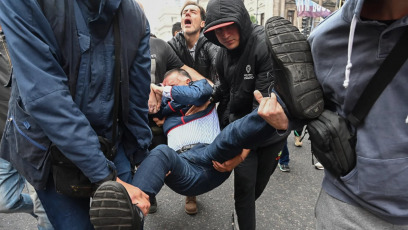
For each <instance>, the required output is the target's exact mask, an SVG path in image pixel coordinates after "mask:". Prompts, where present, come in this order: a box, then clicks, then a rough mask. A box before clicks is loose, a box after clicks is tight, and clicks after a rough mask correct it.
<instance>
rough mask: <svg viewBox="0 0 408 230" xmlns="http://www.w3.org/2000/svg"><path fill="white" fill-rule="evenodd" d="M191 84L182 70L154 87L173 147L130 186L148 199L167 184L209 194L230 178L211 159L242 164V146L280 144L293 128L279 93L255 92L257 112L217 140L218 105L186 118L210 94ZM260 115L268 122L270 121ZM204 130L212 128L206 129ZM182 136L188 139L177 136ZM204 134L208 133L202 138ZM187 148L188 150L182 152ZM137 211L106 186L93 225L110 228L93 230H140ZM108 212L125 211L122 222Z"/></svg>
mask: <svg viewBox="0 0 408 230" xmlns="http://www.w3.org/2000/svg"><path fill="white" fill-rule="evenodd" d="M175 73H177V74H175ZM190 81H191V80H190V79H188V77H186V75H183V74H182V71H174V72H173V73H170V74H169V76H168V77H167V78H166V79H165V80H164V85H165V87H159V88H158V87H153V88H154V91H155V92H159V93H162V94H163V97H164V98H165V99H164V101H165V102H166V103H167V104H166V106H165V107H163V109H162V110H161V111H162V113H163V114H165V115H167V119H166V121H165V123H164V130H165V132H166V133H168V138H169V145H170V146H172V147H173V148H174V149H172V148H171V147H169V146H166V145H160V146H158V147H156V148H155V149H153V150H152V151H151V153H150V155H149V156H148V157H147V158H146V159H145V160H144V161H143V162H142V164H141V165H140V166H139V167H138V170H137V171H136V173H135V176H134V177H133V181H132V185H134V186H136V187H138V188H140V189H141V190H142V191H144V192H146V193H147V194H148V195H154V196H155V195H156V194H157V193H158V192H159V191H160V189H161V188H162V186H163V185H164V183H166V185H167V186H169V187H170V188H171V189H172V190H174V191H175V192H177V193H179V194H182V195H187V196H196V195H200V194H203V193H206V192H208V191H211V190H212V189H214V188H216V187H217V186H219V185H220V184H222V183H223V182H224V181H225V180H226V179H227V178H228V177H229V175H230V172H219V171H217V170H215V168H214V167H213V161H217V162H221V163H223V162H225V161H227V160H230V159H234V161H235V162H237V164H238V163H240V162H241V161H242V160H243V158H245V157H246V155H247V154H248V152H249V151H242V150H243V149H244V148H245V149H249V148H253V147H256V146H258V145H260V144H262V143H264V142H265V141H267V140H273V141H276V142H279V141H281V140H282V139H284V138H285V137H286V135H280V134H278V132H280V131H278V130H287V128H288V125H289V124H288V123H289V122H288V119H287V117H286V114H285V112H284V109H283V108H282V106H281V103H280V102H279V103H278V99H277V97H276V96H275V94H271V97H270V98H262V95H261V94H260V93H259V92H258V91H256V92H255V97H256V99H257V100H258V101H259V102H260V107H259V109H258V111H257V110H255V111H254V112H252V113H250V114H248V115H247V116H245V117H243V118H242V119H240V120H237V121H235V122H233V123H231V124H230V125H228V126H227V127H226V128H225V129H224V130H223V131H222V132H221V133H220V134H219V135H218V136H217V137H215V135H216V133H214V131H213V130H214V128H213V127H214V126H217V127H218V118H217V117H216V113H215V109H214V104H211V105H210V106H208V108H207V109H206V110H203V111H201V112H199V113H196V114H194V115H190V116H184V115H183V114H185V112H186V111H187V110H188V109H189V107H190V106H191V105H201V104H204V103H205V102H206V101H207V100H208V99H209V97H210V95H211V92H212V88H211V86H210V85H209V84H208V82H207V81H206V80H200V81H196V82H190ZM169 98H171V99H169ZM258 113H259V114H260V115H262V116H263V117H265V119H268V123H267V122H265V121H264V120H263V119H262V117H261V116H260V115H258ZM203 127H209V128H208V129H206V130H205V131H203ZM242 127H246V128H245V129H243V128H242ZM275 127H276V128H275ZM197 129H199V130H200V135H197V137H195V135H193V134H194V133H197ZM218 129H219V128H218ZM207 130H208V133H207ZM179 131H180V132H179ZM182 132H184V133H182ZM180 133H182V134H181V135H183V136H184V138H178V137H177V135H179V134H180ZM205 133H206V134H207V135H204V134H205ZM173 134H174V136H173ZM176 134H177V135H176ZM205 136H207V138H208V139H207V140H203V139H206V138H203V137H205ZM214 137H215V139H214V141H212V139H213V138H214ZM196 138H197V139H196ZM199 138H203V139H199ZM190 139H191V140H190ZM178 140H183V142H182V143H178V142H177V141H178ZM211 141H212V142H211ZM209 143H211V144H209ZM186 144H187V146H186ZM192 144H195V145H194V146H193V145H192ZM183 147H184V148H183ZM185 149H188V150H187V151H184V150H185ZM176 150H179V151H178V152H177V151H176ZM180 152H181V153H180ZM179 153H180V154H179ZM240 153H241V154H240ZM109 193H117V194H118V195H117V196H116V198H115V199H110V198H108V197H106V194H109ZM124 204H127V205H124ZM135 208H136V206H135V205H132V204H131V202H130V198H129V196H128V195H127V192H126V190H124V189H123V187H122V186H121V185H120V184H118V183H111V182H107V183H104V184H103V185H102V186H101V187H100V188H99V189H98V190H97V191H96V193H95V196H94V199H93V202H92V205H91V212H90V214H91V221H92V222H93V220H98V219H105V220H106V223H105V224H106V225H102V226H95V227H97V228H103V227H107V226H108V225H109V226H110V227H112V226H119V224H120V223H121V224H122V225H123V224H124V223H126V222H129V225H130V224H132V223H136V224H133V225H132V226H133V227H134V228H138V227H140V226H141V224H138V223H140V217H139V216H137V215H134V214H133V216H132V217H133V218H132V219H129V213H134V212H135V211H134V210H135ZM105 209H109V210H117V213H119V212H121V214H120V215H119V214H118V215H117V216H122V217H123V218H118V217H112V216H110V215H109V214H110V213H112V212H104V210H105ZM120 210H122V211H120ZM136 210H137V208H136ZM122 212H123V213H122ZM115 213H116V212H115ZM96 222H97V223H100V222H99V221H96Z"/></svg>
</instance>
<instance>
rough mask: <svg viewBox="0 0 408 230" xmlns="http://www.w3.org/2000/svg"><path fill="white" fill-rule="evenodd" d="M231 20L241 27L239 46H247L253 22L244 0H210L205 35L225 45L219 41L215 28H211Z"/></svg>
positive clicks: (212, 40) (216, 42)
mask: <svg viewBox="0 0 408 230" xmlns="http://www.w3.org/2000/svg"><path fill="white" fill-rule="evenodd" d="M231 22H233V23H234V24H236V25H237V26H238V28H239V33H240V44H239V47H243V46H245V44H246V42H247V40H248V38H249V35H250V34H251V32H252V22H251V19H250V17H249V14H248V11H247V10H246V8H245V5H244V2H243V1H242V0H210V1H209V2H208V5H207V17H206V20H205V27H204V36H205V37H206V38H207V39H208V40H209V41H210V42H212V43H214V44H216V45H218V46H221V47H224V46H223V45H221V43H219V42H218V39H217V37H216V36H215V32H214V30H211V29H210V28H211V27H213V26H216V25H219V24H223V23H231ZM231 24H232V23H231ZM209 29H210V30H209ZM207 30H208V32H207ZM239 47H238V48H239Z"/></svg>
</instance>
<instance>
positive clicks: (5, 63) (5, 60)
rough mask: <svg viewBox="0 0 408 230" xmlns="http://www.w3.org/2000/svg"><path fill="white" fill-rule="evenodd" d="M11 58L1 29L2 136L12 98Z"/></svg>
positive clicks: (0, 100) (0, 95)
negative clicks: (10, 84)
mask: <svg viewBox="0 0 408 230" xmlns="http://www.w3.org/2000/svg"><path fill="white" fill-rule="evenodd" d="M10 79H11V60H10V55H9V52H8V49H7V44H6V39H5V37H4V34H3V31H2V30H0V132H1V134H0V137H1V136H2V134H3V130H4V124H5V123H6V118H7V110H8V102H9V99H10V88H9V87H8V84H9V81H10Z"/></svg>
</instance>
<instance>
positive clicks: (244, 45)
mask: <svg viewBox="0 0 408 230" xmlns="http://www.w3.org/2000/svg"><path fill="white" fill-rule="evenodd" d="M205 25H206V26H205V28H204V36H205V37H207V39H208V40H209V41H211V42H213V43H214V44H216V45H219V46H221V49H220V50H219V52H218V55H217V57H216V70H217V73H218V75H219V80H220V86H219V87H217V88H216V89H215V91H214V93H213V100H214V101H215V102H218V101H221V103H220V105H219V110H218V112H219V114H218V115H219V117H220V119H221V126H223V127H225V126H226V125H228V124H229V123H231V122H233V121H235V120H237V119H240V118H242V117H243V116H245V115H246V114H249V113H251V111H252V110H253V109H255V108H256V106H257V105H258V104H257V101H256V100H254V98H253V96H252V92H253V91H254V90H259V91H260V92H261V93H262V94H263V95H264V96H268V89H269V88H272V87H271V84H272V81H273V78H272V74H273V68H274V66H273V61H272V59H271V57H270V55H269V53H268V49H267V46H266V42H265V31H264V28H263V27H262V26H260V25H255V24H252V22H251V20H250V17H249V14H248V12H247V10H246V9H245V6H244V3H243V1H240V0H211V1H210V2H209V3H208V5H207V18H206V21H205ZM244 128H245V127H242V129H244ZM283 135H288V133H284V134H283ZM283 145H284V141H280V142H277V143H273V144H270V143H264V144H263V145H262V146H261V147H258V148H255V149H251V153H250V154H249V155H248V157H247V158H246V159H245V161H244V162H242V163H241V164H240V165H238V167H236V168H235V169H234V173H235V174H234V199H235V210H236V213H237V216H238V223H239V228H240V229H241V230H247V229H252V230H254V229H256V220H255V219H256V218H255V200H256V199H257V198H258V197H259V196H260V195H261V194H262V192H263V190H264V189H265V187H266V185H267V183H268V181H269V178H270V176H271V175H272V173H273V172H274V170H275V168H276V166H277V164H278V159H279V158H278V154H279V152H280V151H281V150H282V147H283Z"/></svg>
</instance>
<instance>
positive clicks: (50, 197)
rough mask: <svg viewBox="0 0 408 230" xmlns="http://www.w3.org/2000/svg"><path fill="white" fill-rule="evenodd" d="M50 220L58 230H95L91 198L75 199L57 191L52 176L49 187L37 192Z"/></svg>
mask: <svg viewBox="0 0 408 230" xmlns="http://www.w3.org/2000/svg"><path fill="white" fill-rule="evenodd" d="M37 194H38V197H39V198H40V200H41V202H42V204H43V206H44V209H45V211H46V213H47V215H48V218H49V220H50V222H51V223H52V225H53V226H54V228H55V229H58V230H93V229H94V227H93V225H92V224H91V221H90V218H89V207H90V198H74V197H69V196H65V195H62V194H60V193H57V192H56V191H55V186H54V179H53V178H52V175H50V177H49V178H48V181H47V187H46V188H45V189H44V190H37Z"/></svg>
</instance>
